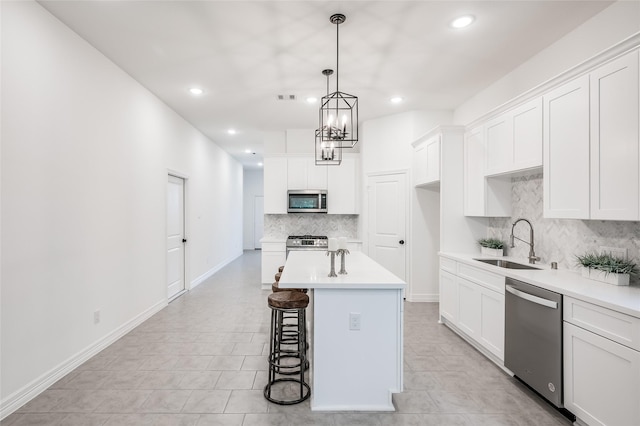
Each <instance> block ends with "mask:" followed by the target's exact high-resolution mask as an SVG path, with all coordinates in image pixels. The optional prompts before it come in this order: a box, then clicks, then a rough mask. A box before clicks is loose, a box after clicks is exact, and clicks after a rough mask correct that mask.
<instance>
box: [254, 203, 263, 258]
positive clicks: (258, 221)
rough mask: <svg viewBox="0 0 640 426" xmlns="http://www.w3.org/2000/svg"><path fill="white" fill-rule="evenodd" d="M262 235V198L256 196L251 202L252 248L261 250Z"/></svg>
mask: <svg viewBox="0 0 640 426" xmlns="http://www.w3.org/2000/svg"><path fill="white" fill-rule="evenodd" d="M263 234H264V197H262V196H259V195H256V197H255V198H254V202H253V247H254V248H257V249H259V248H262V243H260V240H261V239H262V235H263Z"/></svg>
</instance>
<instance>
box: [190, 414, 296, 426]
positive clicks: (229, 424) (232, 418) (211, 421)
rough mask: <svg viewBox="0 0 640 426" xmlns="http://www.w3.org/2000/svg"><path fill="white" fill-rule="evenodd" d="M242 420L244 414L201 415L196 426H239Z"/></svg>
mask: <svg viewBox="0 0 640 426" xmlns="http://www.w3.org/2000/svg"><path fill="white" fill-rule="evenodd" d="M244 418H245V415H244V414H201V415H200V420H198V423H197V426H241V425H243V423H242V422H243V421H244ZM283 426H284V425H283Z"/></svg>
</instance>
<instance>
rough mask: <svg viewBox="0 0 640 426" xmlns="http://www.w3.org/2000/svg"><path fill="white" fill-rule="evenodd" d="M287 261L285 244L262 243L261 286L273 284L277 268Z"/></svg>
mask: <svg viewBox="0 0 640 426" xmlns="http://www.w3.org/2000/svg"><path fill="white" fill-rule="evenodd" d="M286 260H287V250H286V243H285V242H282V243H262V274H261V275H262V280H261V282H262V284H273V282H274V281H275V275H276V273H277V272H278V268H279V267H281V266H283V265H284V262H285V261H286Z"/></svg>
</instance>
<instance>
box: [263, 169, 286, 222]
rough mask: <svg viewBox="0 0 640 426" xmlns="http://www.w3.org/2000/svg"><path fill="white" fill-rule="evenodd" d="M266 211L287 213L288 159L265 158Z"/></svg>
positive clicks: (268, 212)
mask: <svg viewBox="0 0 640 426" xmlns="http://www.w3.org/2000/svg"><path fill="white" fill-rule="evenodd" d="M263 170H264V213H265V214H286V213H287V159H286V158H285V157H267V158H265V159H264V168H263Z"/></svg>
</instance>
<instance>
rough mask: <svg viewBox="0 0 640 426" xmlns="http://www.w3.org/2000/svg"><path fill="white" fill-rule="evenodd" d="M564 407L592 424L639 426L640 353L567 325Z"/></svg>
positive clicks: (565, 336)
mask: <svg viewBox="0 0 640 426" xmlns="http://www.w3.org/2000/svg"><path fill="white" fill-rule="evenodd" d="M564 385H565V388H564V405H565V407H566V408H567V409H568V410H569V411H571V412H572V413H573V414H575V415H576V416H577V417H578V418H579V419H580V420H581V421H583V422H586V423H587V424H589V425H638V424H640V404H639V403H638V401H640V352H638V351H635V350H633V349H630V348H628V347H626V346H623V345H621V344H619V343H616V342H613V341H611V340H609V339H606V338H604V337H601V336H599V335H597V334H595V333H592V332H589V331H586V330H584V329H582V328H580V327H576V326H575V325H573V324H570V323H568V322H565V323H564Z"/></svg>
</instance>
